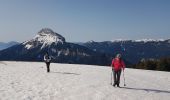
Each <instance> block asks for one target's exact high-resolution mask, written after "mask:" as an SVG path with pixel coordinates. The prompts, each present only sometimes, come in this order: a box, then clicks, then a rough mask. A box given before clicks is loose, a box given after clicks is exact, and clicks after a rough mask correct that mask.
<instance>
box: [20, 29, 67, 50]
mask: <svg viewBox="0 0 170 100" xmlns="http://www.w3.org/2000/svg"><path fill="white" fill-rule="evenodd" d="M33 42H34V43H33ZM35 42H37V43H40V44H42V47H41V49H42V48H44V47H46V46H49V45H51V44H52V43H56V44H57V43H62V44H63V43H65V38H64V37H63V36H62V35H60V34H58V33H56V32H54V31H53V30H52V29H50V28H43V29H41V30H40V31H39V32H38V33H37V35H36V36H35V37H34V38H33V39H32V40H30V41H26V42H24V43H23V44H26V46H25V47H26V48H27V49H29V48H31V47H34V46H33V44H35Z"/></svg>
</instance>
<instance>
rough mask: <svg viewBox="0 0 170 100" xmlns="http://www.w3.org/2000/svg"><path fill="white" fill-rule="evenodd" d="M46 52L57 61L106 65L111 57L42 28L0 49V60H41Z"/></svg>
mask: <svg viewBox="0 0 170 100" xmlns="http://www.w3.org/2000/svg"><path fill="white" fill-rule="evenodd" d="M46 52H48V53H49V54H50V55H51V57H52V59H53V60H52V61H53V62H58V63H76V64H91V65H108V64H109V63H110V61H109V60H110V59H111V58H109V57H107V56H106V55H105V54H104V53H100V52H95V51H93V50H91V49H89V48H87V47H84V46H81V45H78V44H74V43H69V42H66V40H65V38H64V37H63V36H61V35H60V34H58V33H56V32H54V31H53V30H51V29H49V28H44V29H42V30H40V31H39V32H38V33H37V35H36V36H35V37H34V38H33V39H31V40H28V41H25V42H23V43H21V44H18V45H15V46H12V47H10V48H7V49H5V50H2V51H0V60H19V61H43V56H44V54H45V53H46Z"/></svg>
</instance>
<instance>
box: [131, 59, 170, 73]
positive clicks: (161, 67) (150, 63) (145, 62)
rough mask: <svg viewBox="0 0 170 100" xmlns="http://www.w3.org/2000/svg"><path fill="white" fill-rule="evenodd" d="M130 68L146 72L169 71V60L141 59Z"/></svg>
mask: <svg viewBox="0 0 170 100" xmlns="http://www.w3.org/2000/svg"><path fill="white" fill-rule="evenodd" d="M132 67H133V68H137V69H146V70H158V71H170V58H160V59H142V60H141V61H139V62H138V63H137V64H135V65H133V66H132Z"/></svg>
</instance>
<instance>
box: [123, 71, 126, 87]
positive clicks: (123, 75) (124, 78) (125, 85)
mask: <svg viewBox="0 0 170 100" xmlns="http://www.w3.org/2000/svg"><path fill="white" fill-rule="evenodd" d="M123 79H124V86H126V83H125V75H124V70H123Z"/></svg>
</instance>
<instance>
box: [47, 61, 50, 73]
mask: <svg viewBox="0 0 170 100" xmlns="http://www.w3.org/2000/svg"><path fill="white" fill-rule="evenodd" d="M46 66H47V72H50V62H46Z"/></svg>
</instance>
